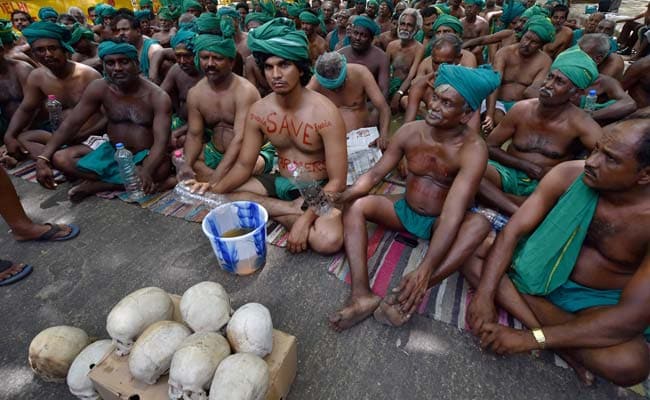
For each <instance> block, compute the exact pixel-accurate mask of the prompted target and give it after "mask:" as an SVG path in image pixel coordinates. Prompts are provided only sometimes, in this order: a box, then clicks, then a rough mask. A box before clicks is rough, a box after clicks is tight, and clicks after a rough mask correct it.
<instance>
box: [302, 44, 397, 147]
mask: <svg viewBox="0 0 650 400" xmlns="http://www.w3.org/2000/svg"><path fill="white" fill-rule="evenodd" d="M307 89H312V90H315V91H316V92H318V93H321V94H323V95H325V96H326V97H327V98H328V99H330V100H331V101H332V103H334V104H335V105H336V106H337V107H338V108H339V111H340V112H341V116H342V117H343V122H344V123H345V130H346V132H350V131H353V130H355V129H359V128H363V127H366V126H371V125H374V124H373V122H371V121H370V113H369V112H368V105H367V103H368V100H370V102H371V103H372V105H373V106H374V108H376V109H377V110H378V111H379V139H378V141H377V145H378V146H379V148H381V149H382V150H384V149H386V146H387V145H388V129H389V125H390V107H389V106H388V103H386V99H384V96H383V95H382V93H381V90H380V89H379V86H377V82H375V79H374V78H373V77H372V74H371V73H370V71H368V68H366V67H364V66H362V65H358V64H350V65H348V64H347V60H346V59H345V56H344V55H343V54H340V53H337V52H331V53H325V54H323V55H322V56H320V57H319V58H318V61H317V62H316V65H315V67H314V76H313V77H312V78H311V81H310V82H309V84H308V85H307Z"/></svg>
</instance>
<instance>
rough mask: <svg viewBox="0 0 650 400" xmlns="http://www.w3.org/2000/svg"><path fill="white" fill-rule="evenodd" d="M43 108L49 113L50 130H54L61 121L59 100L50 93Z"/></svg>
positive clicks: (61, 110) (61, 107)
mask: <svg viewBox="0 0 650 400" xmlns="http://www.w3.org/2000/svg"><path fill="white" fill-rule="evenodd" d="M45 108H47V112H48V113H49V114H50V127H51V129H52V132H54V131H55V130H57V129H58V128H59V126H60V125H61V121H62V120H63V106H62V105H61V102H60V101H58V100H57V99H56V96H55V95H53V94H50V95H48V96H47V102H46V103H45Z"/></svg>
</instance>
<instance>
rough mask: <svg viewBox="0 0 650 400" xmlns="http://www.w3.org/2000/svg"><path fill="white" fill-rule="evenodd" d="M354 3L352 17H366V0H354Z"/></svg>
mask: <svg viewBox="0 0 650 400" xmlns="http://www.w3.org/2000/svg"><path fill="white" fill-rule="evenodd" d="M352 1H354V8H353V9H352V12H351V14H352V15H364V14H365V13H366V0H352Z"/></svg>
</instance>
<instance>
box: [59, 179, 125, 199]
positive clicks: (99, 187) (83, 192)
mask: <svg viewBox="0 0 650 400" xmlns="http://www.w3.org/2000/svg"><path fill="white" fill-rule="evenodd" d="M120 187H121V185H114V184H111V183H105V182H100V181H89V180H83V181H81V183H80V184H78V185H77V186H74V187H73V188H72V189H70V190H69V191H68V198H69V199H70V201H71V202H73V203H78V202H80V201H81V200H83V199H85V198H86V197H88V196H92V195H93V194H95V193H98V192H103V191H107V190H118V189H119V188H120Z"/></svg>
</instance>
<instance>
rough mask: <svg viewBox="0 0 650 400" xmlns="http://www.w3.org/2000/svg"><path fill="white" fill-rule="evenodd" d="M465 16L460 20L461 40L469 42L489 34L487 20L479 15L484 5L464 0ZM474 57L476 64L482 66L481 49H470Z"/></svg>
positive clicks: (474, 0)
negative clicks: (461, 25) (461, 26)
mask: <svg viewBox="0 0 650 400" xmlns="http://www.w3.org/2000/svg"><path fill="white" fill-rule="evenodd" d="M464 4H465V16H464V17H463V18H462V19H461V20H460V22H461V24H463V33H462V39H463V40H470V39H474V38H477V37H482V36H486V35H488V34H489V33H490V25H489V24H488V22H487V20H486V19H485V18H483V17H481V16H480V15H479V12H481V9H482V8H483V6H484V4H483V1H482V0H465V1H464ZM470 51H471V52H472V53H473V54H474V56H476V60H477V62H478V64H483V47H482V46H476V47H473V48H471V49H470Z"/></svg>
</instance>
